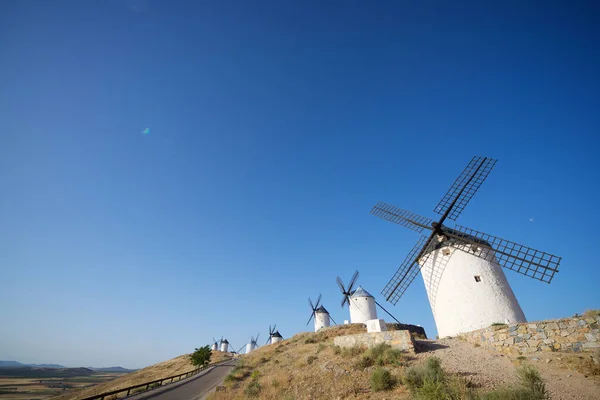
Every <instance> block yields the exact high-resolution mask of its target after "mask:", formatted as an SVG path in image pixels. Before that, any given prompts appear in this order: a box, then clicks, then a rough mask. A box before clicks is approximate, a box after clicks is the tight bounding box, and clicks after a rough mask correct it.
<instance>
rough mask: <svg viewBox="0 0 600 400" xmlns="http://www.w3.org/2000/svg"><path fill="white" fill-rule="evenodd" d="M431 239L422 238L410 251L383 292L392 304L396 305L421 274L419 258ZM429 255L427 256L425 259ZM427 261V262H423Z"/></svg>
mask: <svg viewBox="0 0 600 400" xmlns="http://www.w3.org/2000/svg"><path fill="white" fill-rule="evenodd" d="M429 240H430V238H429V237H427V236H421V237H420V238H419V240H418V241H417V243H416V244H415V245H414V246H413V248H412V249H411V250H410V252H409V253H408V255H407V256H406V258H405V259H404V261H403V262H402V264H400V267H399V268H398V270H397V271H396V273H395V274H394V276H393V277H392V279H390V281H389V282H388V283H387V285H385V288H383V290H382V291H381V294H382V295H384V296H385V299H386V300H387V301H389V302H390V303H392V304H394V305H395V304H396V303H397V302H398V300H400V297H402V295H403V294H404V292H406V289H408V287H409V286H410V284H411V283H412V281H414V280H415V278H416V276H417V274H418V273H419V270H420V266H419V262H418V260H419V256H421V255H422V253H423V252H424V250H425V248H426V246H427V245H428V243H429ZM428 256H429V255H428V254H426V255H425V257H428ZM423 261H425V260H423Z"/></svg>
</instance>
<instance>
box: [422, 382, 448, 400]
mask: <svg viewBox="0 0 600 400" xmlns="http://www.w3.org/2000/svg"><path fill="white" fill-rule="evenodd" d="M447 392H448V390H447V387H446V384H445V383H444V382H442V381H438V380H435V379H431V378H425V380H424V381H423V383H422V385H421V387H419V389H418V390H417V391H416V392H415V399H418V400H438V399H450V398H451V397H449V396H448V393H447Z"/></svg>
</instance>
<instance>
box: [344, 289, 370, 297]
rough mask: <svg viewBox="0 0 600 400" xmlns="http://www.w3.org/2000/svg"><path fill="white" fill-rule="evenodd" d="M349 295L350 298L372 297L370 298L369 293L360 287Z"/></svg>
mask: <svg viewBox="0 0 600 400" xmlns="http://www.w3.org/2000/svg"><path fill="white" fill-rule="evenodd" d="M350 295H351V296H352V297H373V296H371V293H369V292H367V291H366V290H365V289H363V288H362V287H361V286H359V287H357V288H356V290H355V291H353V292H352V293H350Z"/></svg>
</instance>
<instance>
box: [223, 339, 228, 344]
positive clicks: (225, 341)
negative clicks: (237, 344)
mask: <svg viewBox="0 0 600 400" xmlns="http://www.w3.org/2000/svg"><path fill="white" fill-rule="evenodd" d="M221 343H227V344H229V342H228V341H227V339H223V341H222V342H221Z"/></svg>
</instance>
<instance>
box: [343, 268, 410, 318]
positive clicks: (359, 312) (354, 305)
mask: <svg viewBox="0 0 600 400" xmlns="http://www.w3.org/2000/svg"><path fill="white" fill-rule="evenodd" d="M358 274H359V273H358V271H354V275H352V278H351V279H350V284H349V285H348V289H346V288H345V287H344V282H342V278H340V277H339V276H338V277H337V278H336V282H337V284H338V286H339V287H340V290H341V292H342V295H343V296H344V297H343V298H342V307H344V305H345V304H346V303H347V304H348V308H349V309H350V323H352V324H357V323H365V324H366V323H367V321H369V320H376V319H377V308H376V306H379V308H381V309H382V310H383V311H385V313H386V314H388V315H389V316H390V317H392V318H393V319H394V320H395V321H396V322H398V323H399V324H400V323H401V322H400V321H398V319H397V318H396V317H394V316H393V315H392V314H390V312H389V311H388V310H386V309H385V308H383V306H382V305H381V304H379V303H378V302H377V300H375V297H373V296H372V295H371V294H370V293H369V292H367V291H366V290H365V289H363V288H362V287H361V286H359V287H358V288H357V289H356V290H353V288H354V285H355V284H356V280H357V279H358ZM380 321H381V323H382V324H383V320H380Z"/></svg>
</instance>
